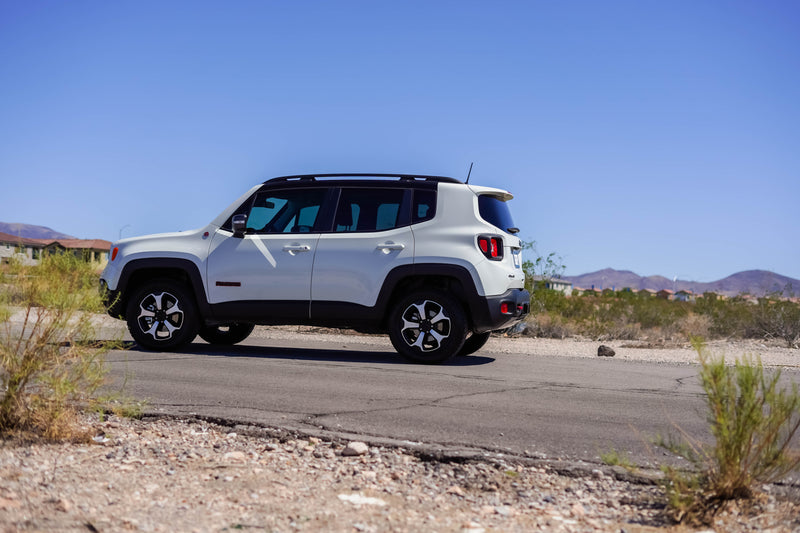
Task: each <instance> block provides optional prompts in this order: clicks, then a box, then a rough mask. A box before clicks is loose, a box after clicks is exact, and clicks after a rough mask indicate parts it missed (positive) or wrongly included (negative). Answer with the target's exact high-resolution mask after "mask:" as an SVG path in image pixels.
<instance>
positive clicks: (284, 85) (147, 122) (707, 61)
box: [0, 0, 800, 281]
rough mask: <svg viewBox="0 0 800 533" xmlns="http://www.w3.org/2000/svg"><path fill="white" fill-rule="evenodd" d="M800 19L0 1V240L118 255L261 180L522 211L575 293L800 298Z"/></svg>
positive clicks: (645, 6)
mask: <svg viewBox="0 0 800 533" xmlns="http://www.w3.org/2000/svg"><path fill="white" fill-rule="evenodd" d="M798 28H800V3H797V2H794V1H765V2H754V1H752V2H751V1H748V2H738V1H721V0H720V1H705V0H692V1H670V2H666V1H664V2H651V1H638V0H636V1H629V2H628V1H605V2H597V1H587V2H582V1H570V2H537V1H528V2H470V1H457V2H456V1H453V2H435V1H426V2H413V1H411V2H347V1H342V2H305V1H296V2H277V1H276V2H271V1H258V2H250V1H236V2H221V1H220V2H203V1H191V2H181V1H170V2H161V1H159V2H148V1H136V2H105V1H75V2H61V1H59V2H52V1H32V2H23V1H8V0H0V196H1V197H2V200H1V201H0V221H4V222H22V223H28V224H38V225H44V226H49V227H51V228H53V229H56V230H58V231H62V232H65V233H69V234H72V235H75V236H77V237H81V238H103V239H108V240H112V241H113V240H116V239H117V238H118V237H119V235H120V234H121V235H122V236H123V237H131V236H134V235H143V234H147V233H155V232H163V231H173V230H182V229H193V228H196V227H201V226H203V225H205V224H206V223H207V222H208V221H210V220H211V219H212V218H214V216H216V214H217V213H218V212H219V211H221V210H222V209H223V208H224V207H226V206H227V205H228V204H229V203H230V202H231V201H233V200H234V199H235V198H237V197H238V196H239V195H240V194H241V193H243V192H244V191H245V190H246V189H247V188H249V187H250V186H251V185H253V184H255V183H258V182H260V181H263V180H265V179H268V178H270V177H274V176H279V175H285V174H298V173H311V172H416V173H424V174H442V175H451V176H455V177H459V178H462V179H463V178H465V177H466V173H467V170H468V168H469V164H470V162H473V161H474V163H475V167H474V170H473V172H472V178H471V180H470V182H471V183H476V184H481V185H490V186H498V187H502V188H505V189H508V190H510V191H511V192H512V193H514V195H515V200H514V201H513V204H512V209H513V212H514V215H515V219H516V222H517V225H518V226H520V228H521V229H522V232H521V235H522V237H523V238H524V239H526V240H535V241H536V242H537V245H538V250H539V251H540V252H541V253H548V252H556V253H558V254H559V255H560V256H562V258H563V262H564V263H565V264H566V266H567V269H566V273H567V274H572V275H577V274H582V273H586V272H590V271H594V270H599V269H602V268H605V267H612V268H617V269H626V270H633V271H634V272H636V273H637V274H640V275H654V274H661V275H664V276H668V277H672V276H675V275H677V276H678V277H679V278H681V279H691V280H696V281H713V280H716V279H720V278H723V277H725V276H727V275H730V274H732V273H734V272H737V271H740V270H748V269H765V270H772V271H774V272H778V273H780V274H783V275H787V276H791V277H794V278H800V246H799V245H798V229H800V208H799V207H800V31H798Z"/></svg>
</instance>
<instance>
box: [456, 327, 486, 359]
mask: <svg viewBox="0 0 800 533" xmlns="http://www.w3.org/2000/svg"><path fill="white" fill-rule="evenodd" d="M491 336H492V332H491V331H487V332H485V333H473V334H472V335H470V336H469V337H467V340H465V341H464V346H462V347H461V351H460V352H458V355H469V354H473V353H475V352H477V351H478V350H480V349H481V348H483V345H484V344H486V341H488V340H489V337H491Z"/></svg>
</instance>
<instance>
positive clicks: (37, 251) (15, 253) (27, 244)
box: [0, 232, 44, 265]
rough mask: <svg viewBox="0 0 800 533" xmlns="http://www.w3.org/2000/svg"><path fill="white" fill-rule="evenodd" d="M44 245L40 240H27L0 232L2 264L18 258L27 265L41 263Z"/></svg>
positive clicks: (0, 260) (0, 258)
mask: <svg viewBox="0 0 800 533" xmlns="http://www.w3.org/2000/svg"><path fill="white" fill-rule="evenodd" d="M43 249H44V245H43V244H42V243H41V242H40V241H39V240H38V239H26V238H24V237H17V236H15V235H11V234H8V233H2V232H0V263H7V262H9V261H10V260H11V258H16V259H18V260H19V261H22V263H23V264H26V265H35V264H36V263H38V262H39V257H41V254H42V250H43Z"/></svg>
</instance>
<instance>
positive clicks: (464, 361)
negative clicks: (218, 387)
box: [126, 342, 495, 367]
mask: <svg viewBox="0 0 800 533" xmlns="http://www.w3.org/2000/svg"><path fill="white" fill-rule="evenodd" d="M126 349H127V350H128V351H131V352H142V353H146V350H143V349H142V348H140V347H139V345H137V344H136V343H133V342H131V343H126ZM150 353H152V352H150ZM180 353H182V354H191V355H207V356H209V357H256V358H260V359H288V360H309V361H318V362H337V363H380V364H390V365H395V364H396V365H406V366H407V365H419V366H429V365H422V364H419V363H413V362H411V361H407V360H405V359H403V358H402V357H401V356H400V355H399V354H396V353H393V352H375V351H368V350H331V349H324V348H289V347H274V346H252V345H244V344H235V345H233V346H221V345H211V344H205V343H200V342H194V343H192V344H190V345H189V346H187V347H185V348H183V349H182V350H181V352H180ZM494 360H495V359H494V358H493V357H486V356H482V355H470V356H461V357H453V358H452V359H450V360H449V361H447V362H445V363H443V364H442V365H438V366H453V367H462V366H476V365H486V364H489V363H492V362H494Z"/></svg>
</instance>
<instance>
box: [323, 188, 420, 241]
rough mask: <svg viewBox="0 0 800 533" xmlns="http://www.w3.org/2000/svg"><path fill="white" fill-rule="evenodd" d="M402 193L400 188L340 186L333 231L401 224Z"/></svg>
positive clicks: (378, 228) (391, 226) (382, 228)
mask: <svg viewBox="0 0 800 533" xmlns="http://www.w3.org/2000/svg"><path fill="white" fill-rule="evenodd" d="M404 196H405V191H404V190H403V189H351V188H344V189H342V192H341V195H340V196H339V207H338V209H337V210H336V218H335V219H334V223H333V230H334V231H338V232H342V231H382V230H387V229H392V228H396V227H398V226H401V225H404V224H406V223H407V222H405V221H403V220H402V219H403V217H402V206H403V198H404ZM407 205H408V204H406V206H407ZM407 209H408V208H407V207H406V210H407ZM405 218H406V219H407V218H408V216H406V217H405Z"/></svg>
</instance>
